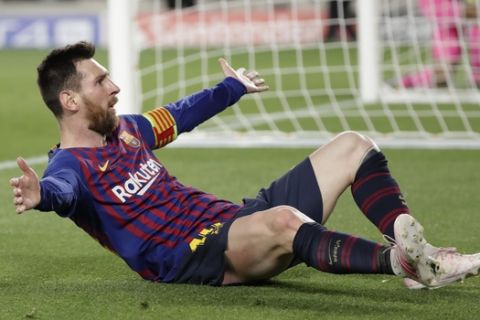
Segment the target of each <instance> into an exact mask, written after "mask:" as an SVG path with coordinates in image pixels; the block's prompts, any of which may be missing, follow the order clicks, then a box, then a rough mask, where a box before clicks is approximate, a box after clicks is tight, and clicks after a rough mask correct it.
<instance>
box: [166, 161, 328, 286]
mask: <svg viewBox="0 0 480 320" xmlns="http://www.w3.org/2000/svg"><path fill="white" fill-rule="evenodd" d="M243 202H244V206H243V207H242V209H240V211H239V212H238V214H237V216H236V217H235V218H234V219H233V220H231V221H228V222H225V223H223V224H216V225H215V227H214V228H212V230H215V232H210V233H209V235H208V236H207V237H206V240H205V244H204V245H202V246H199V247H198V248H197V249H196V250H195V252H193V253H191V252H190V253H189V254H187V255H186V256H185V259H184V261H183V262H182V265H181V268H180V270H179V272H178V274H177V276H176V278H175V280H174V282H176V283H191V284H207V285H215V286H219V285H221V284H222V282H223V275H224V273H225V267H226V265H225V264H226V262H225V250H226V249H227V243H228V231H229V229H230V226H231V225H232V223H233V221H235V219H237V218H239V217H243V216H247V215H250V214H252V213H254V212H257V211H263V210H267V209H270V208H273V207H276V206H279V205H288V206H292V207H294V208H297V209H298V210H299V211H301V212H303V213H304V214H306V215H307V216H309V217H310V218H312V219H313V220H315V221H317V222H319V223H321V221H322V214H323V203H322V196H321V193H320V189H319V187H318V183H317V181H316V179H315V174H314V172H313V168H312V164H311V163H310V160H309V159H308V158H307V159H305V160H303V161H302V162H301V163H299V164H298V165H297V166H295V167H294V168H293V169H291V170H289V171H288V172H287V173H286V174H285V175H283V176H282V177H280V178H279V179H277V180H275V181H274V182H272V184H271V185H270V186H269V187H268V188H262V189H261V190H260V191H259V192H258V195H257V197H256V198H254V199H250V198H247V199H244V200H243Z"/></svg>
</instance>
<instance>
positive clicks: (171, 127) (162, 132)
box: [143, 107, 177, 148]
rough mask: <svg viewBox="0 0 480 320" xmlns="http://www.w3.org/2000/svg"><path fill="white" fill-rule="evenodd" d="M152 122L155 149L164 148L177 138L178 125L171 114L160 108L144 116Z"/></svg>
mask: <svg viewBox="0 0 480 320" xmlns="http://www.w3.org/2000/svg"><path fill="white" fill-rule="evenodd" d="M143 116H144V117H145V118H147V119H148V121H150V123H151V124H152V128H153V135H154V136H155V148H160V147H163V146H164V145H166V144H168V143H170V142H172V141H173V140H175V138H176V137H177V125H176V123H175V119H174V118H173V116H172V115H171V114H170V112H169V111H168V110H167V109H166V108H164V107H159V108H155V109H153V110H151V111H148V112H146V113H144V114H143Z"/></svg>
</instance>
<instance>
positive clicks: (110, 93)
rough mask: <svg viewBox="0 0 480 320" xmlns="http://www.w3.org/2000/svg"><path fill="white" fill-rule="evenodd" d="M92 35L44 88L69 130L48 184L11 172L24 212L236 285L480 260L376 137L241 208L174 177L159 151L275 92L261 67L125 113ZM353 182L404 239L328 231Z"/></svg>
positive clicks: (43, 71)
mask: <svg viewBox="0 0 480 320" xmlns="http://www.w3.org/2000/svg"><path fill="white" fill-rule="evenodd" d="M94 53H95V48H94V47H93V46H92V45H91V44H89V43H86V42H79V43H76V44H73V45H70V46H66V47H64V48H59V49H55V50H53V51H52V52H51V53H50V54H49V55H48V56H47V57H46V58H45V60H44V61H43V62H42V63H41V64H40V66H39V67H38V85H39V87H40V91H41V94H42V97H43V99H44V101H45V103H46V105H47V107H48V108H49V109H50V110H51V111H52V112H53V114H54V115H55V117H56V119H57V120H58V123H59V127H60V143H59V144H58V145H57V146H56V147H55V148H53V149H52V150H51V151H50V153H49V158H50V160H49V163H48V166H47V168H46V170H45V172H44V175H43V177H42V178H41V179H39V178H38V176H37V174H36V172H35V171H34V170H33V169H32V168H31V167H29V166H28V165H27V163H26V162H25V160H23V159H22V158H18V159H17V162H18V166H19V168H20V169H21V170H22V172H23V175H22V176H20V177H15V178H12V179H11V180H10V184H11V186H12V188H13V202H14V205H15V206H16V212H17V213H19V214H20V213H24V212H25V211H27V210H30V209H36V210H39V211H55V212H56V213H57V214H58V215H60V216H62V217H68V218H70V219H71V220H72V221H73V222H74V223H75V224H77V225H78V226H79V227H80V228H82V229H83V230H85V231H86V232H87V233H88V234H90V235H91V236H92V237H93V238H95V239H96V240H97V241H98V242H99V243H100V244H101V245H103V246H104V247H106V248H108V249H110V250H111V251H113V252H115V253H116V254H117V255H118V256H119V257H120V258H122V259H123V260H124V261H125V262H126V263H127V264H128V265H129V266H130V268H131V269H133V270H134V271H136V272H137V273H138V274H139V275H140V276H141V277H143V278H144V279H147V280H151V281H159V282H175V283H193V284H209V285H224V284H235V283H247V282H252V281H257V280H263V279H268V278H270V277H273V276H275V275H277V274H279V273H281V272H282V271H284V270H286V269H288V268H290V267H292V266H294V265H296V264H298V263H301V262H303V263H306V264H307V265H309V266H311V267H313V268H316V269H318V270H320V271H325V272H331V273H353V272H356V273H384V274H395V275H398V276H401V277H405V278H407V277H408V279H411V281H410V282H409V283H408V286H409V287H411V288H413V287H424V286H427V287H440V286H444V285H447V284H450V283H452V282H455V281H457V280H461V279H463V278H465V277H466V276H469V275H471V274H476V273H477V271H478V268H479V267H480V254H476V255H461V254H459V253H457V252H456V251H455V250H454V249H444V248H436V247H433V246H431V245H430V244H428V243H427V242H426V240H425V239H424V237H423V228H422V226H421V225H420V224H419V223H418V222H417V221H416V220H415V219H414V218H413V217H412V216H411V215H409V214H408V213H409V209H408V207H407V205H406V203H405V201H404V199H403V197H402V195H401V193H400V189H399V186H398V185H397V183H396V181H395V180H394V179H393V178H392V176H391V175H390V172H389V169H388V167H387V161H386V159H385V157H384V155H383V154H382V152H380V150H379V149H378V147H377V146H376V145H375V143H374V142H373V141H372V140H370V139H369V138H367V137H365V136H362V135H360V134H357V133H354V132H345V133H342V134H340V135H338V136H337V137H335V138H334V139H333V140H332V141H331V142H329V143H327V144H326V145H324V146H323V147H321V148H319V149H318V150H316V151H314V152H313V153H312V154H310V155H309V156H308V157H307V158H306V159H305V160H304V161H302V162H301V163H299V164H298V165H297V166H296V167H294V168H293V169H291V170H290V171H289V172H287V173H286V174H285V175H284V176H282V177H280V178H279V179H277V180H276V181H274V182H273V183H272V184H271V185H270V186H269V187H267V188H263V189H261V190H260V191H259V193H258V195H257V197H256V198H254V199H245V200H244V201H243V203H241V204H237V203H232V202H230V201H227V200H222V199H218V198H217V197H215V196H214V195H211V194H207V193H204V192H202V191H200V190H197V189H195V188H192V187H187V186H184V185H183V184H182V183H180V182H179V181H178V180H177V179H176V178H175V177H173V176H171V175H170V174H169V172H168V171H167V169H166V168H165V167H164V165H163V164H162V163H161V161H160V160H159V159H158V158H157V157H156V156H155V154H154V153H153V150H154V149H156V148H160V147H162V146H164V145H166V144H168V143H169V142H171V141H173V140H174V139H175V138H176V137H177V136H178V135H179V134H181V133H183V132H186V131H190V130H192V129H193V128H194V127H196V126H197V125H199V124H200V123H202V122H203V121H205V120H207V119H208V118H210V117H212V116H213V115H215V114H216V113H219V112H221V111H222V110H224V109H225V108H227V107H228V106H230V105H232V104H233V103H235V102H236V101H237V100H239V99H240V97H241V96H242V95H244V94H249V93H255V92H262V91H265V90H267V89H268V86H267V85H266V84H265V81H264V80H263V79H262V78H261V77H260V76H259V75H258V73H257V72H254V71H250V72H246V71H245V69H243V68H242V69H238V70H234V69H233V68H232V67H231V66H230V65H229V64H228V63H227V62H226V61H225V60H223V59H220V65H221V68H222V70H223V73H224V74H225V79H224V80H223V81H222V82H220V83H219V84H218V85H216V86H215V87H213V88H210V89H206V90H203V91H201V92H198V93H195V94H193V95H191V96H189V97H186V98H183V99H181V100H179V101H177V102H175V103H171V104H168V105H166V106H162V107H158V108H156V109H153V110H151V111H149V112H146V113H144V114H136V115H123V116H117V115H116V114H115V109H114V105H115V103H116V102H117V94H118V93H119V92H120V89H119V88H118V87H117V86H116V85H115V83H113V82H112V80H111V79H110V77H109V74H108V72H107V70H106V69H105V68H104V67H103V66H102V65H100V64H99V63H98V62H97V61H96V60H95V59H94V58H93V57H94ZM349 187H350V188H351V191H352V193H353V197H354V199H355V201H356V203H357V204H358V206H359V208H360V209H361V211H362V212H363V213H364V214H365V215H366V217H367V218H368V219H369V220H370V221H371V222H372V223H374V224H375V225H376V226H377V228H378V229H379V230H380V232H382V233H383V234H385V236H386V237H387V238H388V239H390V241H391V244H381V243H377V242H373V241H369V240H366V239H362V238H359V237H356V236H353V235H349V234H344V233H341V232H336V231H331V230H327V229H326V228H325V227H324V224H325V223H326V222H327V220H328V218H329V216H330V214H331V213H332V211H333V209H334V207H335V202H336V200H337V199H338V197H339V196H340V195H341V194H342V193H343V192H344V191H345V190H346V189H347V188H349Z"/></svg>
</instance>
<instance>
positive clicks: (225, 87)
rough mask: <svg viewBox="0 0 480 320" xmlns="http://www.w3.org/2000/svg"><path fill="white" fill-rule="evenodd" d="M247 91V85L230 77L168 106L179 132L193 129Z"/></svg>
mask: <svg viewBox="0 0 480 320" xmlns="http://www.w3.org/2000/svg"><path fill="white" fill-rule="evenodd" d="M245 93H246V90H245V86H244V85H243V84H241V83H240V82H239V81H237V80H235V79H233V78H230V77H229V78H226V79H225V80H223V81H222V82H221V83H219V84H217V85H216V86H215V87H213V88H210V89H205V90H202V91H200V92H197V93H195V94H193V95H191V96H188V97H186V98H183V99H181V100H179V101H177V102H175V103H171V104H169V105H168V106H166V108H167V109H168V110H169V111H170V113H171V114H172V116H173V117H174V118H175V122H176V125H177V130H178V133H182V132H186V131H191V130H192V129H193V128H195V127H196V126H198V125H199V124H201V123H202V122H204V121H206V120H208V119H210V118H211V117H213V116H214V115H216V114H217V113H220V112H222V111H223V110H225V109H226V108H227V107H229V106H231V105H233V104H234V103H235V102H237V101H238V100H239V99H240V98H241V97H242V96H243V95H244V94H245Z"/></svg>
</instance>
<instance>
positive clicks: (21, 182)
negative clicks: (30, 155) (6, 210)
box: [10, 157, 41, 214]
mask: <svg viewBox="0 0 480 320" xmlns="http://www.w3.org/2000/svg"><path fill="white" fill-rule="evenodd" d="M17 165H18V167H19V168H20V170H22V172H23V175H22V176H21V177H15V178H12V179H10V185H11V186H12V189H13V204H14V205H15V211H16V212H17V213H18V214H20V213H23V212H25V211H27V210H30V209H33V208H35V207H36V206H37V205H38V204H39V203H40V198H41V195H40V182H39V180H38V175H37V173H36V172H35V170H33V169H32V168H31V167H30V166H28V164H27V163H26V162H25V160H24V159H23V158H21V157H18V158H17Z"/></svg>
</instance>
